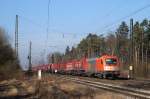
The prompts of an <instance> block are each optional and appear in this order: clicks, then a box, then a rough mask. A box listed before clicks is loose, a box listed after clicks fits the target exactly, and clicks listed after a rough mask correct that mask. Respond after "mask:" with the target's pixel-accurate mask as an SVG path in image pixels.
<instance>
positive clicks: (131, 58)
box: [129, 19, 135, 78]
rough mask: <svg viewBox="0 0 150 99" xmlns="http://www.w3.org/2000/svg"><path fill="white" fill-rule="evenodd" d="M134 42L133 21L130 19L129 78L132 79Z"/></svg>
mask: <svg viewBox="0 0 150 99" xmlns="http://www.w3.org/2000/svg"><path fill="white" fill-rule="evenodd" d="M133 58H134V41H133V19H130V66H129V70H130V78H133V77H134V71H135V66H134V59H133Z"/></svg>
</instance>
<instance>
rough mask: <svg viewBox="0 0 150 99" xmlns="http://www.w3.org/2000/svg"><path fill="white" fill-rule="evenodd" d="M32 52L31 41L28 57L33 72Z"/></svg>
mask: <svg viewBox="0 0 150 99" xmlns="http://www.w3.org/2000/svg"><path fill="white" fill-rule="evenodd" d="M31 50H32V42H31V41H30V45H29V56H28V59H29V71H31V69H32V62H31V59H32V54H31Z"/></svg>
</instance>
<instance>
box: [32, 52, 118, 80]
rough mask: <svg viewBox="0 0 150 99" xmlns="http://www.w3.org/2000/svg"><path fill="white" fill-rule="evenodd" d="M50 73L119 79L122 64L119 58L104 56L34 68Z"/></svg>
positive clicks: (34, 69)
mask: <svg viewBox="0 0 150 99" xmlns="http://www.w3.org/2000/svg"><path fill="white" fill-rule="evenodd" d="M39 69H40V70H42V71H49V72H52V73H59V74H67V75H79V76H95V77H99V78H108V77H113V78H114V77H118V76H119V75H120V64H119V59H118V57H117V56H111V55H103V56H101V57H98V58H89V59H88V58H82V59H80V60H71V61H67V62H60V63H54V64H46V65H41V66H36V67H33V68H32V70H33V71H37V70H39Z"/></svg>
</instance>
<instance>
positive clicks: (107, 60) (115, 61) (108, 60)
mask: <svg viewBox="0 0 150 99" xmlns="http://www.w3.org/2000/svg"><path fill="white" fill-rule="evenodd" d="M106 64H117V60H116V59H113V58H109V59H106Z"/></svg>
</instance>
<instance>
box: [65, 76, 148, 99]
mask: <svg viewBox="0 0 150 99" xmlns="http://www.w3.org/2000/svg"><path fill="white" fill-rule="evenodd" d="M63 79H66V80H70V81H73V82H76V83H80V84H83V85H88V86H91V87H94V88H99V89H104V90H107V91H111V92H117V93H121V94H126V95H129V96H131V97H136V98H140V99H141V98H142V99H143V98H144V99H150V91H149V90H143V89H138V88H130V87H125V86H120V85H115V84H106V83H102V82H98V81H89V80H86V79H83V78H78V77H66V76H65V77H64V78H63Z"/></svg>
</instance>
